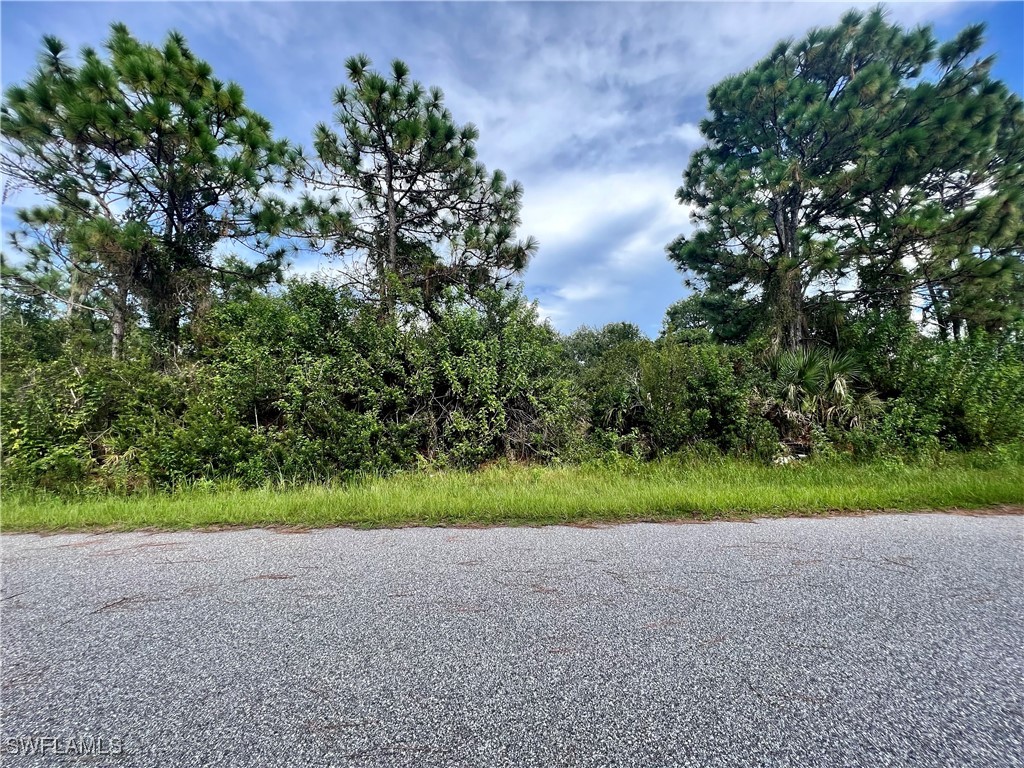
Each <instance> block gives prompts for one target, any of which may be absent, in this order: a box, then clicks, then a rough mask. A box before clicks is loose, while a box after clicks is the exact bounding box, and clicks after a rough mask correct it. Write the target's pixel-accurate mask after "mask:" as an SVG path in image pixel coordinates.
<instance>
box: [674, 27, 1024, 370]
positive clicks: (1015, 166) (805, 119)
mask: <svg viewBox="0 0 1024 768" xmlns="http://www.w3.org/2000/svg"><path fill="white" fill-rule="evenodd" d="M980 40H981V38H980V28H977V27H971V28H968V29H967V30H965V32H964V33H963V34H961V35H960V36H959V37H957V38H956V39H955V40H954V41H952V42H951V43H948V44H946V45H944V46H941V47H940V48H938V51H936V48H937V43H936V41H935V38H934V36H933V34H932V32H931V30H930V29H929V28H918V29H914V30H912V31H905V30H903V29H901V28H900V27H898V26H894V25H890V24H888V23H886V21H885V18H884V14H883V13H882V11H881V10H880V9H876V10H874V11H872V12H871V13H869V14H867V15H865V14H862V13H859V12H849V13H847V14H846V15H845V16H844V17H843V19H842V21H841V23H840V24H839V25H838V26H836V27H832V28H829V29H816V30H812V31H811V32H810V33H809V34H808V35H807V36H806V37H805V38H804V39H803V40H801V41H800V42H798V43H792V42H789V41H786V42H782V43H780V44H779V45H778V46H776V48H775V49H774V50H773V51H772V53H771V54H770V55H769V56H768V57H767V58H765V59H764V60H762V61H761V62H759V63H758V64H756V65H755V66H754V67H753V68H752V69H751V70H749V71H747V72H744V73H742V74H740V75H737V76H735V77H731V78H729V79H727V80H725V81H723V82H722V83H719V84H718V85H716V86H715V87H714V88H712V89H711V91H710V92H709V94H708V100H709V107H710V112H711V116H710V117H709V118H708V119H706V120H704V121H703V122H702V124H701V130H702V133H703V134H704V136H705V137H706V138H707V139H708V144H707V145H706V146H704V147H703V148H702V149H700V150H699V151H697V152H696V153H694V155H693V156H692V158H691V160H690V164H689V166H688V168H687V170H686V174H685V183H684V185H683V186H682V187H681V188H680V189H679V191H678V193H677V196H678V198H679V200H680V201H681V202H683V203H688V204H691V205H693V206H694V211H695V213H694V218H695V220H696V222H697V223H698V225H699V226H698V229H697V231H696V232H695V233H694V234H693V235H692V236H691V237H688V238H687V237H680V238H677V240H676V241H674V242H673V243H672V244H671V245H670V246H669V256H670V258H671V259H672V260H673V261H674V262H675V263H676V264H677V265H678V266H679V268H680V269H682V270H685V271H687V272H688V273H691V274H695V275H697V276H698V277H699V278H701V279H702V280H703V281H704V283H705V284H706V285H707V287H708V290H709V291H710V292H712V293H713V294H722V293H729V292H731V293H733V294H739V295H743V296H756V297H759V299H760V300H761V301H763V302H764V305H765V307H766V308H767V309H768V311H769V313H770V318H771V326H772V328H773V331H774V335H775V337H776V339H777V340H778V341H779V343H780V345H781V346H782V347H784V348H787V349H791V350H794V349H798V348H800V347H801V346H802V345H803V343H804V342H805V339H806V338H807V335H808V325H807V317H806V313H805V302H806V300H807V297H808V295H809V294H811V293H812V292H821V291H831V292H834V293H835V294H836V295H837V296H840V295H841V296H845V297H846V298H858V299H862V300H869V299H873V300H874V301H876V302H878V301H882V302H884V303H889V304H892V305H895V306H899V307H902V308H903V310H904V311H907V308H908V306H909V301H908V296H909V294H910V293H911V292H912V291H914V290H916V289H918V288H920V287H921V286H925V285H927V284H929V282H934V280H932V279H931V278H929V277H928V276H927V274H926V272H927V268H928V265H931V266H932V267H936V266H937V265H936V262H935V260H936V259H937V258H940V254H942V253H944V252H946V249H948V248H953V251H954V253H955V254H956V255H955V256H953V257H952V258H949V257H946V256H942V257H941V258H942V259H943V260H944V263H951V264H953V265H954V267H955V268H956V269H955V272H956V273H957V275H959V276H961V277H963V276H965V275H967V274H968V272H969V270H968V271H965V270H964V269H961V268H960V267H961V266H962V265H963V264H964V263H965V262H964V259H967V258H968V257H972V254H977V253H980V252H984V249H986V248H990V247H991V246H992V245H993V244H995V243H998V244H1000V245H999V247H1000V248H1001V247H1002V244H1003V243H1005V242H1006V241H1007V240H1010V241H1012V240H1013V239H1014V238H1015V237H1017V236H1016V235H1014V234H1013V232H1014V230H1015V226H1016V225H1015V224H1013V221H1014V220H1015V219H1016V218H1017V217H1018V215H1019V214H1018V213H1017V211H1018V210H1019V206H1018V203H1017V200H1018V199H1019V192H1020V184H1019V179H1020V159H1019V155H1018V152H1019V141H1015V140H1014V139H1013V138H1012V137H1014V136H1019V134H1020V129H1019V126H1020V119H1019V113H1020V100H1019V99H1018V98H1017V97H1015V96H1012V95H1011V94H1009V93H1008V92H1007V91H1006V88H1005V87H1004V86H1003V85H1002V84H1000V83H997V82H994V81H992V80H991V79H990V78H989V75H988V72H989V67H990V64H991V62H989V61H979V62H974V63H967V60H968V58H969V56H970V55H971V54H972V53H973V52H975V51H976V50H977V49H978V47H979V45H980ZM933 64H934V72H931V73H929V72H926V67H928V66H929V65H933ZM929 74H933V75H934V77H932V78H931V79H929V77H928V75H929ZM955 189H959V190H960V191H959V193H958V194H953V190H955ZM1018 243H1019V240H1018ZM915 256H916V260H915V259H914V258H913V257H915ZM974 258H976V256H974ZM915 261H916V264H915V263H914V262H915ZM908 264H910V266H908ZM918 265H920V266H918ZM982 273H983V270H982V271H976V272H975V274H976V275H978V276H980V275H981V274H982ZM861 277H863V280H860V281H859V282H858V280H859V278H861ZM851 283H852V284H853V286H852V287H851Z"/></svg>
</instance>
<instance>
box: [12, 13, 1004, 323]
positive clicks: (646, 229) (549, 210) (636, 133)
mask: <svg viewBox="0 0 1024 768" xmlns="http://www.w3.org/2000/svg"><path fill="white" fill-rule="evenodd" d="M856 5H861V6H862V7H865V8H866V7H870V6H869V4H857V3H851V2H829V3H824V2H817V3H815V2H799V3H783V2H761V3H748V2H717V3H710V2H672V3H669V2H661V3H646V2H616V3H590V2H571V3H556V2H545V3H526V2H516V3H488V2H462V3H439V2H420V3H399V2H381V3H327V2H301V3H300V2H293V3H275V2H259V3H240V2H220V3H200V2H193V3H170V2H166V3H89V2H79V3H58V2H11V1H9V0H5V2H3V3H2V4H0V41H2V55H0V76H2V77H0V79H2V82H3V86H4V88H6V87H8V86H9V85H12V84H15V83H17V82H20V81H22V80H23V79H25V78H26V77H27V76H28V75H29V74H30V72H31V71H32V69H33V67H34V62H35V57H36V55H37V52H38V50H39V41H40V39H41V37H42V36H43V35H44V34H53V35H56V36H57V37H59V38H61V39H63V40H64V41H65V42H66V43H68V44H69V45H70V46H71V47H72V48H73V49H75V50H77V49H78V48H80V47H81V46H83V45H91V46H94V47H99V46H101V45H102V42H103V41H104V40H105V39H106V36H107V31H108V27H109V25H110V24H111V23H112V22H114V21H123V22H124V23H126V24H127V25H128V27H129V29H131V31H132V32H133V33H134V34H136V35H137V36H139V37H141V38H142V39H144V40H148V41H151V42H159V41H161V40H162V39H163V38H164V37H165V36H166V33H167V32H168V30H170V29H176V30H179V31H180V32H182V33H183V34H184V35H185V37H186V39H187V40H188V41H189V44H190V46H191V47H192V49H193V51H194V52H195V53H196V54H197V55H198V56H200V57H202V58H204V59H206V60H207V61H208V62H210V64H211V65H212V66H213V69H214V72H215V74H216V75H217V76H218V77H220V78H222V79H225V80H234V81H236V82H237V83H239V84H240V85H241V86H242V87H243V89H244V90H245V93H246V98H247V101H248V102H249V104H250V106H252V107H253V108H255V109H256V110H258V111H259V112H261V113H263V114H264V115H266V116H267V117H268V118H269V119H270V121H271V122H272V124H273V125H274V128H275V131H276V132H277V133H278V134H280V135H282V136H285V137H287V138H289V139H291V140H292V141H294V142H298V143H301V144H304V145H306V146H307V147H308V146H309V144H310V134H311V131H312V127H313V126H314V125H315V124H316V123H317V122H321V121H329V120H330V118H331V94H332V92H333V90H334V88H335V87H336V86H337V85H339V84H340V83H341V82H342V81H343V80H344V77H345V71H344V62H345V59H346V58H348V57H349V56H351V55H353V54H356V53H365V54H367V55H368V56H369V57H370V58H371V59H372V60H373V62H374V65H375V66H376V67H378V68H380V69H386V68H387V66H388V64H389V62H390V61H391V60H392V59H395V58H400V59H402V60H404V61H405V62H407V63H408V64H409V65H410V68H411V74H412V76H413V78H414V79H416V80H419V81H421V82H423V83H424V84H425V85H436V86H439V87H440V88H441V89H442V90H443V91H444V92H445V97H446V103H447V105H448V107H449V109H450V110H451V112H452V115H453V118H454V119H455V120H456V121H457V122H459V123H467V122H472V123H474V124H476V125H477V127H478V128H479V130H480V138H479V140H478V141H477V149H478V152H479V158H480V160H482V161H483V162H484V163H485V164H486V165H487V167H488V168H489V169H495V168H500V169H502V170H503V171H505V173H506V174H507V175H508V176H509V177H510V178H513V179H517V180H519V181H520V182H522V184H523V186H524V188H525V194H524V201H523V212H522V218H523V226H522V228H521V230H520V235H521V236H526V235H533V236H534V237H536V238H537V239H538V240H539V241H540V249H539V251H538V253H537V255H536V256H535V257H534V259H533V261H532V263H531V264H530V266H529V267H528V269H527V271H526V273H525V275H524V287H525V293H526V295H527V297H528V298H530V299H531V300H535V301H536V302H537V303H538V306H539V308H540V313H541V315H542V316H543V317H546V318H548V319H550V321H551V323H552V324H553V325H554V326H555V327H556V328H558V329H559V330H560V331H563V332H569V331H572V330H573V329H575V328H577V327H578V326H580V325H584V324H585V325H590V326H594V327H599V326H601V325H604V324H605V323H609V322H617V321H628V322H633V323H636V324H637V325H638V326H639V327H640V328H641V329H642V330H643V331H644V332H645V333H647V334H648V335H652V336H653V335H656V334H657V333H658V330H659V329H660V326H661V322H662V318H663V317H664V313H665V310H666V308H667V307H668V306H669V305H670V304H671V303H672V302H674V301H676V300H678V299H680V298H682V297H684V296H685V295H686V293H687V290H686V289H685V288H684V286H683V275H682V274H681V273H679V272H678V271H676V269H675V268H674V267H673V265H672V264H671V263H670V262H669V261H668V259H667V257H666V255H665V246H666V245H667V244H668V243H669V242H670V241H671V240H672V239H673V238H674V237H676V236H677V235H679V234H681V233H687V232H689V231H691V230H692V224H691V223H690V220H689V213H688V211H687V210H686V208H685V207H683V206H682V205H680V204H679V203H678V202H677V201H676V199H675V191H676V189H677V188H678V187H679V185H680V184H681V182H682V178H681V177H682V172H683V170H684V169H685V167H686V164H687V159H688V157H689V155H690V153H691V152H692V151H694V150H695V149H696V148H698V147H699V146H700V145H701V143H702V142H701V137H700V131H699V128H698V124H699V122H700V120H701V119H702V117H703V116H704V114H705V110H706V106H707V102H706V94H707V91H708V89H709V88H710V87H711V86H712V85H714V84H715V83H716V82H718V81H719V80H721V79H722V78H724V77H726V76H728V75H731V74H735V73H738V72H741V71H743V70H744V69H747V68H748V67H750V66H751V65H753V64H754V63H755V62H756V61H757V60H759V59H760V58H762V57H763V56H765V55H766V54H767V53H768V52H769V51H770V49H771V48H772V47H773V45H774V44H775V43H776V42H777V41H778V40H780V39H783V38H796V37H800V36H802V35H803V34H804V33H806V32H807V30H809V29H810V28H811V27H815V26H828V25H832V24H835V23H836V22H837V21H838V20H839V18H840V16H841V15H842V14H843V13H844V11H845V10H846V9H847V8H849V7H852V6H856ZM886 8H887V11H888V13H889V16H890V19H892V20H894V21H898V22H900V23H903V24H907V25H916V24H932V25H934V27H935V30H936V33H937V35H938V37H939V39H940V40H946V39H949V38H951V37H953V36H954V35H955V34H956V33H957V32H958V31H959V30H960V29H962V28H963V27H964V26H966V25H968V24H972V23H976V22H984V23H986V24H987V26H988V34H987V42H986V45H985V48H984V49H983V54H984V55H988V54H995V55H996V56H997V60H996V66H995V74H996V76H998V77H1000V78H1001V79H1003V80H1004V81H1005V82H1006V83H1007V84H1008V85H1009V86H1010V87H1011V88H1012V89H1013V90H1015V91H1016V92H1017V93H1024V2H1022V1H1021V0H1016V2H944V3H931V2H912V3H911V2H906V3H889V4H887V5H886ZM17 205H18V198H17V197H15V198H14V199H12V200H8V201H7V204H5V206H4V211H3V222H4V225H5V227H4V228H5V229H6V228H7V226H8V225H9V222H10V221H11V216H12V214H13V210H14V206H17ZM330 268H331V263H330V260H329V259H327V258H324V257H319V256H316V255H314V254H299V255H298V256H297V257H296V258H295V260H294V269H295V270H296V272H298V273H308V272H312V271H316V270H319V269H326V270H330Z"/></svg>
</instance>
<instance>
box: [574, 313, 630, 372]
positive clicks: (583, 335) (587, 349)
mask: <svg viewBox="0 0 1024 768" xmlns="http://www.w3.org/2000/svg"><path fill="white" fill-rule="evenodd" d="M641 340H643V341H646V337H645V336H644V335H643V332H642V331H641V330H640V328H639V327H637V326H636V325H635V324H633V323H608V324H607V325H605V326H603V327H601V328H590V327H588V326H585V325H584V326H582V327H580V328H577V329H576V330H575V331H573V332H572V333H570V334H569V335H568V336H566V337H565V338H564V339H563V340H562V348H563V349H564V350H565V352H566V354H567V355H568V357H569V359H570V360H572V361H573V362H574V363H576V364H577V365H579V366H581V367H583V368H586V367H588V366H591V365H593V364H594V363H596V362H597V361H598V360H600V359H601V358H602V357H604V356H605V355H606V354H608V353H609V352H611V351H612V350H613V349H615V348H617V347H620V346H623V345H626V344H635V343H638V342H640V341H641Z"/></svg>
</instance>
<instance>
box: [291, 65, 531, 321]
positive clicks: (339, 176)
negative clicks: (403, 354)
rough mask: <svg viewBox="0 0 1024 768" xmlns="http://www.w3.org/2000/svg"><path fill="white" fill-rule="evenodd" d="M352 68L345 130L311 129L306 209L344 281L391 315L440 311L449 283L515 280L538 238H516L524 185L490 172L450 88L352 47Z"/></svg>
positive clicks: (339, 100) (340, 110)
mask: <svg viewBox="0 0 1024 768" xmlns="http://www.w3.org/2000/svg"><path fill="white" fill-rule="evenodd" d="M346 68H347V70H348V79H349V81H350V84H349V85H343V86H341V87H339V88H338V89H337V91H336V92H335V95H334V103H335V106H336V107H337V112H336V115H335V123H336V125H337V128H338V131H337V132H336V131H335V130H333V129H332V128H330V127H328V126H327V125H325V124H320V125H318V126H317V127H316V129H315V131H314V140H313V146H314V149H315V152H316V157H315V159H314V160H313V161H312V162H311V163H310V165H309V171H308V176H307V179H308V182H309V184H310V186H311V187H312V190H313V191H312V194H310V195H308V196H307V197H306V198H305V200H304V201H303V204H302V206H301V207H300V210H301V213H302V215H303V216H305V218H306V220H307V221H308V222H310V223H311V225H312V226H311V234H312V235H313V236H314V238H317V239H319V240H320V241H321V242H322V243H324V244H326V245H327V246H329V247H330V248H331V249H332V251H333V253H334V254H335V255H337V256H339V257H341V258H343V259H344V263H345V267H344V272H345V282H346V283H347V285H348V286H349V287H350V288H353V289H354V290H355V291H356V292H357V293H358V294H360V295H361V296H363V297H364V298H365V299H367V300H370V301H373V302H374V303H376V304H377V305H378V306H379V307H380V309H381V311H382V313H383V314H391V313H393V312H394V310H395V308H396V306H397V305H398V304H399V303H400V302H401V303H408V304H411V305H412V306H414V307H417V308H418V309H420V310H423V311H424V312H426V313H427V314H428V315H431V316H434V315H436V311H435V307H436V305H437V302H438V301H440V300H441V299H442V298H443V297H444V296H445V295H446V292H447V291H448V290H449V289H456V290H458V291H460V292H462V293H464V294H466V295H473V294H474V293H476V292H477V291H479V290H480V289H482V288H486V287H501V286H507V285H509V284H510V283H509V281H510V279H511V278H512V277H513V276H514V275H515V274H517V273H519V272H521V271H522V270H523V269H524V268H525V266H526V263H527V261H528V259H529V258H530V256H531V255H532V254H533V253H534V252H535V250H536V247H537V244H536V242H535V241H534V240H533V239H532V238H527V239H526V240H516V239H515V232H516V228H517V227H518V226H519V224H520V220H519V211H520V207H521V202H522V194H523V190H522V187H521V186H520V185H519V184H518V183H517V182H512V183H509V182H507V180H506V177H505V175H504V174H503V173H502V172H501V171H495V172H494V173H493V174H490V175H488V173H487V171H486V169H485V167H484V166H483V165H482V164H481V163H479V162H477V161H476V146H475V144H474V142H475V140H476V139H477V136H478V133H477V129H476V128H475V127H474V126H473V125H471V124H467V125H463V126H459V125H457V124H456V123H455V122H454V121H453V119H452V116H451V113H450V112H449V111H448V109H447V108H445V106H444V96H443V94H442V92H441V90H440V89H438V88H430V89H425V88H424V87H423V86H422V85H421V84H420V83H418V82H415V81H413V80H411V79H410V77H409V69H408V67H407V66H406V65H405V64H404V63H402V62H401V61H395V62H393V63H392V66H391V72H390V74H389V75H384V74H381V73H378V72H375V71H373V70H371V69H370V61H369V59H367V58H366V57H365V56H355V57H352V58H350V59H349V60H348V61H347V63H346Z"/></svg>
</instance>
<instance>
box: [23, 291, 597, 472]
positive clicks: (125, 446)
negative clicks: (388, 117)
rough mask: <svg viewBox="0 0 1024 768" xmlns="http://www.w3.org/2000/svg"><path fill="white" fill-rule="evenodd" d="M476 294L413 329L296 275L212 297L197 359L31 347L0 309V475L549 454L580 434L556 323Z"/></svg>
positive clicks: (344, 466)
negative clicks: (4, 362) (50, 354)
mask: <svg viewBox="0 0 1024 768" xmlns="http://www.w3.org/2000/svg"><path fill="white" fill-rule="evenodd" d="M485 301H486V307H485V308H484V309H474V308H469V307H465V306H464V307H461V308H457V309H452V310H450V311H448V312H447V313H446V314H445V315H443V316H441V317H440V319H439V321H438V322H437V323H434V324H431V325H430V326H429V327H422V326H420V325H417V324H415V323H412V324H408V323H404V322H403V320H402V319H401V318H394V319H392V320H391V321H389V322H381V321H380V320H379V319H378V317H377V316H376V313H375V312H374V311H373V308H371V307H367V306H365V305H362V304H360V303H359V302H357V301H355V300H353V299H352V298H351V297H350V296H348V295H346V294H339V293H337V292H335V291H333V290H331V289H328V288H327V287H325V286H323V285H320V284H316V283H309V284H306V283H294V284H292V285H291V286H290V288H289V289H288V290H287V291H286V292H285V293H283V294H282V295H280V296H267V295H263V294H259V293H252V294H250V295H249V296H247V297H246V298H244V299H238V300H235V301H230V302H227V303H224V304H222V305H219V306H217V307H215V308H213V309H212V310H211V311H210V312H209V313H208V314H207V315H206V316H205V317H204V320H203V323H202V324H201V325H200V326H197V327H195V328H191V329H190V332H191V334H192V339H191V341H192V343H193V344H195V345H196V346H198V347H201V348H202V350H203V352H202V355H201V356H200V357H198V358H196V359H195V360H192V361H190V362H187V363H186V362H183V363H182V364H181V365H179V366H178V367H177V369H176V370H175V371H174V372H173V373H171V372H168V373H158V372H154V371H152V370H151V369H150V367H149V365H148V360H146V359H144V358H143V359H139V360H135V361H125V362H114V363H111V361H109V360H107V359H104V358H103V357H101V356H100V355H99V354H96V353H83V352H81V351H79V352H78V353H77V354H74V355H72V354H71V353H70V351H68V352H62V353H61V354H60V355H59V356H58V357H57V358H56V359H33V356H32V354H31V351H30V350H28V351H26V350H23V351H22V352H20V353H19V352H17V347H18V346H19V342H17V341H16V337H15V336H13V335H11V334H9V333H8V332H7V329H8V327H10V328H11V330H12V331H18V332H19V333H20V332H21V331H20V330H19V329H21V328H22V326H21V324H20V323H18V322H13V323H8V322H5V326H4V328H5V334H4V346H5V349H9V350H11V351H12V352H14V353H15V354H17V355H18V357H19V358H20V359H19V363H20V364H19V366H18V367H17V369H15V370H11V369H8V368H5V371H4V377H3V387H4V390H3V395H4V412H3V444H4V460H3V461H4V464H3V466H4V482H5V483H7V484H9V485H37V486H43V487H61V486H62V485H89V484H100V485H104V486H119V487H131V486H133V485H156V486H161V487H167V486H175V485H181V484H183V483H189V482H194V481H197V480H203V479H211V480H225V479H230V480H234V481H237V482H240V483H242V484H243V485H248V486H252V485H259V484H262V483H265V482H268V481H281V480H289V481H292V480H324V479H327V478H331V477H346V476H352V475H355V474H365V473H387V472H390V471H394V470H396V469H400V468H403V467H410V466H414V465H416V463H417V462H418V461H421V460H427V461H432V462H435V463H439V464H449V465H455V466H475V465H477V464H480V463H482V462H485V461H489V460H493V459H496V458H499V457H510V458H516V459H530V458H552V457H554V456H556V455H557V454H559V452H561V451H562V450H563V449H568V448H569V447H570V446H571V444H572V443H573V441H578V440H579V439H580V437H581V435H582V425H581V414H580V413H579V409H578V407H577V406H576V400H575V398H574V392H573V390H572V386H571V384H570V382H569V381H568V380H566V379H565V378H564V377H562V376H560V375H559V374H560V370H559V367H560V365H561V349H560V347H559V346H558V344H557V342H556V339H555V334H554V332H553V331H551V330H550V329H549V328H548V327H547V326H544V325H541V324H539V323H538V321H537V317H536V312H535V310H534V309H533V307H531V306H530V305H528V304H525V303H524V302H523V301H522V300H521V299H520V298H519V297H518V296H514V295H513V296H505V295H501V294H492V295H491V296H489V297H487V298H486V299H485ZM30 343H31V342H30ZM20 344H24V341H22V342H20ZM42 357H45V356H42Z"/></svg>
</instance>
